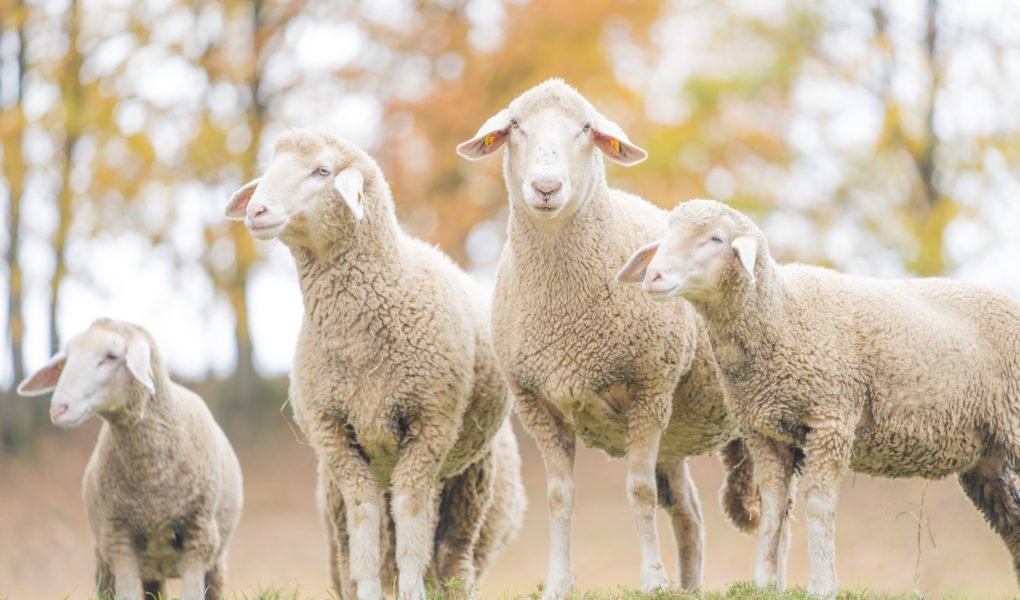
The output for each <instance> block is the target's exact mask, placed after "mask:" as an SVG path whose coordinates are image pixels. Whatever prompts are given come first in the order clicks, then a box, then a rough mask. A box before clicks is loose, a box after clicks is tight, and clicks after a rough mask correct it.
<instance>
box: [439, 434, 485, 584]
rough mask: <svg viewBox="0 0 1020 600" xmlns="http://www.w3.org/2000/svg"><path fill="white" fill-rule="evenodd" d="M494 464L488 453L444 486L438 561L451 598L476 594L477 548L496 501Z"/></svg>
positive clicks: (441, 576)
mask: <svg viewBox="0 0 1020 600" xmlns="http://www.w3.org/2000/svg"><path fill="white" fill-rule="evenodd" d="M492 465H493V459H492V454H491V453H489V454H486V455H485V456H484V457H482V458H481V459H480V460H478V462H476V463H474V464H473V465H471V466H469V467H468V468H467V469H465V470H464V472H462V473H460V474H459V475H456V476H455V477H451V478H450V479H448V480H447V481H446V483H445V485H444V487H443V491H442V499H441V501H440V504H439V521H438V523H439V525H438V527H437V529H436V548H435V561H436V571H437V575H438V577H439V580H440V582H441V583H442V584H443V586H444V588H449V589H447V593H448V595H449V594H453V595H455V596H468V595H471V594H472V593H473V591H474V587H475V576H476V572H475V546H476V545H477V544H478V539H479V535H480V532H481V530H482V524H483V523H484V522H485V516H486V514H487V513H488V511H489V507H490V506H491V505H492V501H493V490H492V483H493V479H492ZM451 584H452V585H451Z"/></svg>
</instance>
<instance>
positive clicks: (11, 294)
mask: <svg viewBox="0 0 1020 600" xmlns="http://www.w3.org/2000/svg"><path fill="white" fill-rule="evenodd" d="M5 4H7V6H4V7H3V10H2V11H0V14H3V15H4V17H3V20H2V21H0V35H2V36H6V35H14V36H16V37H17V40H18V49H17V53H16V55H15V70H16V71H15V72H16V73H17V75H16V76H15V77H14V78H13V80H10V81H11V83H13V84H14V91H13V92H6V93H4V94H3V95H0V99H2V98H3V97H7V98H9V101H8V103H7V106H4V107H3V109H4V110H3V111H2V112H0V148H2V151H3V163H2V166H3V176H4V181H5V183H6V188H7V189H6V191H7V253H6V260H5V262H6V267H7V278H8V279H7V283H8V285H7V330H8V335H9V336H10V339H9V340H8V343H9V344H10V354H11V363H12V370H13V374H14V380H15V381H21V379H22V378H23V377H24V375H25V364H24V360H25V357H24V335H25V324H24V317H23V316H22V310H21V300H22V273H21V262H20V256H21V254H20V246H21V204H22V200H23V196H24V193H25V177H26V175H27V170H28V169H27V165H26V164H25V157H24V153H23V151H22V143H23V141H24V137H25V113H24V111H23V110H22V100H23V99H24V96H25V71H26V68H27V64H28V61H27V58H26V55H27V50H26V46H27V44H26V36H25V30H26V20H27V14H28V11H27V8H26V6H25V4H24V2H22V1H21V0H18V1H11V2H6V3H5ZM2 59H3V56H0V61H2ZM0 91H3V90H0Z"/></svg>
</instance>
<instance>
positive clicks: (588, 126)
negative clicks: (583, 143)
mask: <svg viewBox="0 0 1020 600" xmlns="http://www.w3.org/2000/svg"><path fill="white" fill-rule="evenodd" d="M581 131H583V132H584V133H588V132H589V131H591V123H585V124H584V129H582V130H581Z"/></svg>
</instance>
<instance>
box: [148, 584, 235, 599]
mask: <svg viewBox="0 0 1020 600" xmlns="http://www.w3.org/2000/svg"><path fill="white" fill-rule="evenodd" d="M163 593H164V592H163V581H162V580H159V579H153V580H149V581H143V582H142V596H144V597H145V600H163ZM212 597H215V598H218V596H212Z"/></svg>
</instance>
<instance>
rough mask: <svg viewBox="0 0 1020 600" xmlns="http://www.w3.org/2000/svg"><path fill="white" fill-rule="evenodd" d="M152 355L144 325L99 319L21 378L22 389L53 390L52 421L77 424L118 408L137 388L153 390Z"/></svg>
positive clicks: (22, 391) (36, 392) (23, 392)
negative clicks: (40, 366)
mask: <svg viewBox="0 0 1020 600" xmlns="http://www.w3.org/2000/svg"><path fill="white" fill-rule="evenodd" d="M152 360H153V357H152V346H151V341H150V338H149V336H148V334H146V333H144V331H143V330H142V329H141V328H140V327H137V326H134V325H130V324H128V323H122V322H118V321H110V320H107V319H100V320H98V321H96V322H94V323H92V325H90V326H89V328H88V329H86V330H85V331H83V332H81V333H79V334H78V335H75V336H74V337H72V338H71V339H70V340H69V341H68V343H67V350H66V352H58V353H57V354H56V355H55V356H54V357H53V358H51V359H50V360H49V362H47V363H46V364H45V365H43V367H42V368H40V369H39V370H38V371H36V372H35V373H33V374H32V375H30V376H29V377H27V378H26V379H25V380H24V381H22V382H21V384H19V385H18V393H19V394H21V395H22V396H41V395H43V394H45V393H47V392H50V391H52V392H53V397H52V398H51V400H50V420H51V421H53V423H54V424H55V425H60V426H61V427H75V426H77V425H80V424H82V423H84V422H85V421H86V420H88V418H89V417H91V416H93V415H97V414H99V415H105V414H110V413H114V412H116V411H118V410H119V409H121V408H123V407H124V405H125V404H126V403H127V402H128V401H129V400H130V399H131V398H132V397H135V396H137V393H138V392H141V393H142V394H143V395H152V394H154V393H155V392H156V384H155V381H154V375H153V370H152Z"/></svg>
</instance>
